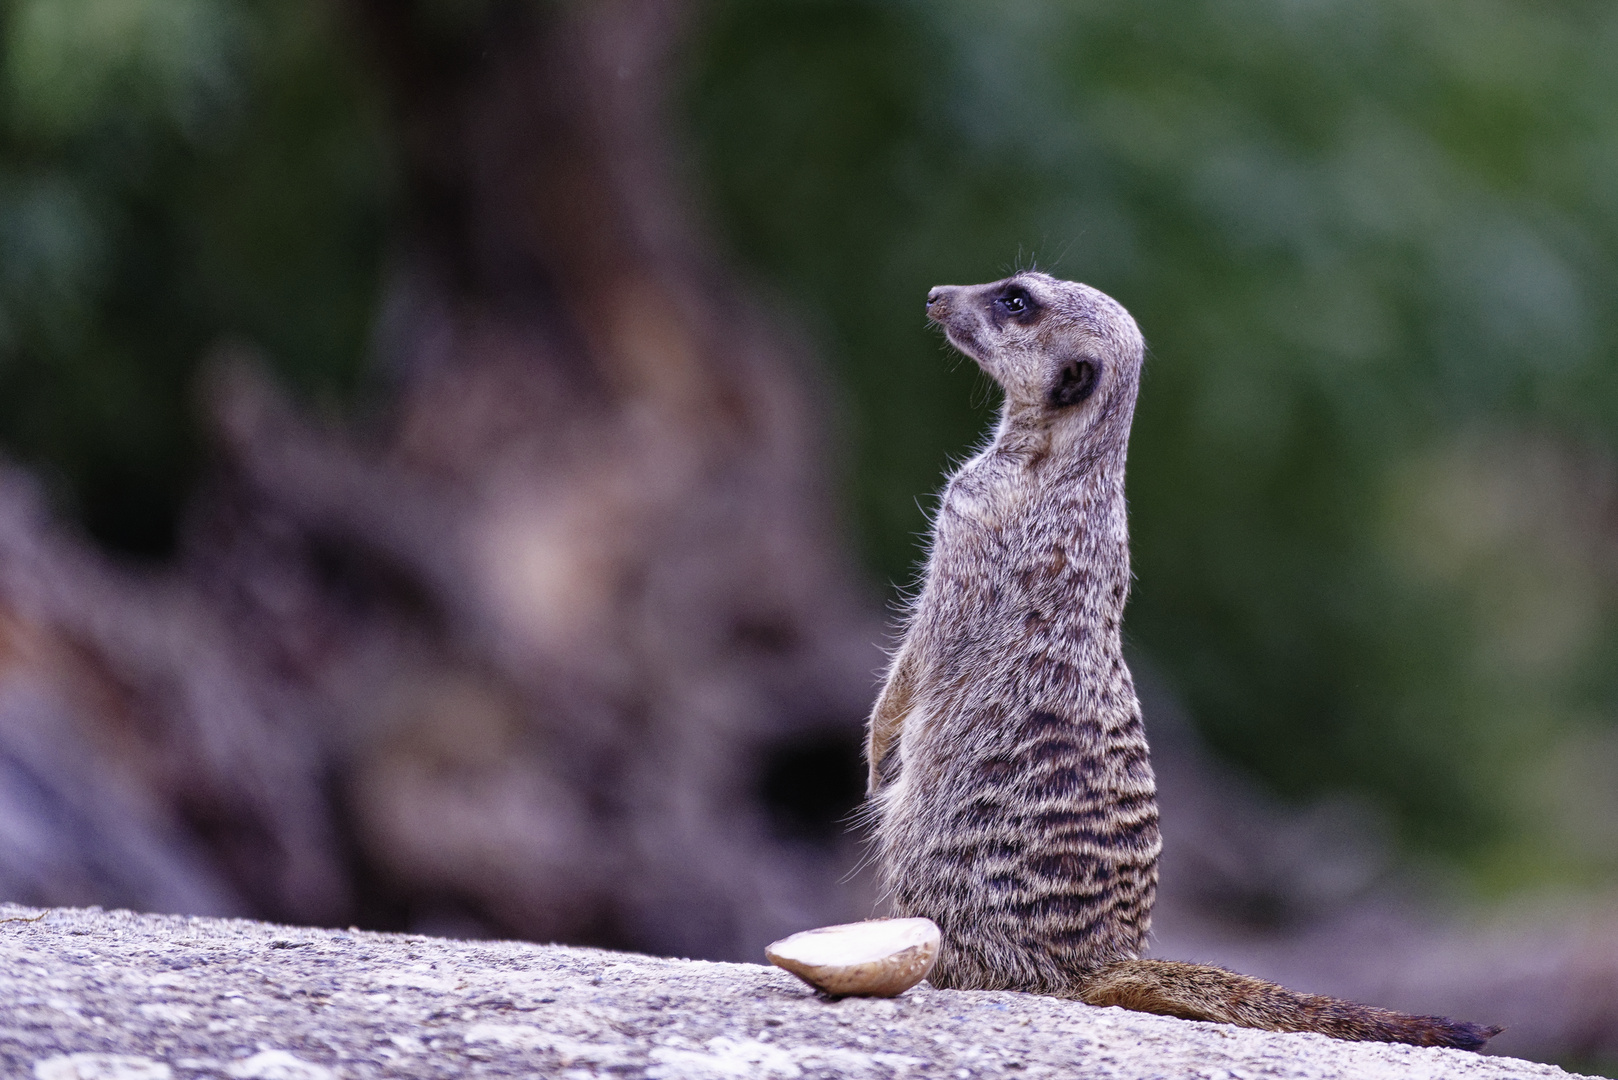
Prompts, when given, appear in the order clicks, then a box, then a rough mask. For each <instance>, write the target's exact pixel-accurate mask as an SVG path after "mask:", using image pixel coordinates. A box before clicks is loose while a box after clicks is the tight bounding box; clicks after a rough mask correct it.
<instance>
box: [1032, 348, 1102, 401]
mask: <svg viewBox="0 0 1618 1080" xmlns="http://www.w3.org/2000/svg"><path fill="white" fill-rule="evenodd" d="M1100 382H1101V361H1099V360H1092V359H1091V358H1090V357H1087V356H1080V357H1074V358H1073V359H1071V360H1064V361H1062V366H1061V367H1059V368H1057V370H1056V381H1055V382H1054V383H1052V384H1051V389H1050V393H1048V394H1046V395H1045V400H1046V401H1047V402H1049V403H1050V405H1051V407H1052V408H1056V409H1060V408H1063V407H1064V406H1067V405H1077V404H1078V403H1079V402H1081V401H1083V400H1084V399H1085V398H1087V397H1089V396H1090V395H1091V394H1093V393H1095V391H1096V386H1097V385H1098V384H1100Z"/></svg>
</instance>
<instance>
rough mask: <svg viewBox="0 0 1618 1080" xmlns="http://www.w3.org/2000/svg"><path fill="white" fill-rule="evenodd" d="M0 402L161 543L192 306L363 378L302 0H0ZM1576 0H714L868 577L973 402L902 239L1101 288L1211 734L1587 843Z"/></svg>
mask: <svg viewBox="0 0 1618 1080" xmlns="http://www.w3.org/2000/svg"><path fill="white" fill-rule="evenodd" d="M0 12H3V19H4V25H3V32H4V38H3V42H4V50H5V51H4V56H3V58H0V63H3V65H4V67H3V72H0V124H3V133H0V155H3V157H0V442H3V445H4V447H5V448H6V450H7V451H8V452H9V453H10V454H12V455H13V456H15V457H17V458H20V459H21V460H23V461H25V462H27V463H28V464H30V465H32V466H34V467H35V468H37V469H40V470H41V471H43V472H44V473H45V474H46V475H47V476H48V477H49V478H50V480H51V483H52V484H53V485H54V488H55V490H56V491H57V493H58V495H59V497H60V499H61V500H62V504H63V505H64V507H66V508H68V509H69V510H71V511H72V512H73V513H76V514H77V515H78V516H79V517H80V518H81V519H82V520H83V521H84V522H85V523H86V524H87V525H88V527H89V528H90V529H91V530H92V531H93V532H94V534H95V535H96V536H98V537H99V538H101V539H102V540H103V541H105V542H106V543H108V544H109V545H112V546H114V547H116V548H118V549H120V550H123V551H126V552H132V553H137V554H142V555H146V556H150V557H162V556H163V555H164V554H165V553H166V551H167V546H168V544H169V543H170V542H171V538H172V526H173V521H174V518H175V515H176V513H177V512H178V510H179V508H180V507H181V505H182V504H183V498H184V494H185V491H186V490H187V484H188V482H189V480H190V478H191V476H192V475H193V474H194V473H195V470H196V469H197V467H198V460H197V453H198V449H197V446H198V436H197V434H196V425H195V424H194V422H193V420H192V416H193V409H192V407H191V405H190V400H191V398H190V395H191V394H192V392H193V389H192V382H193V380H194V373H195V370H196V368H197V365H198V363H199V362H200V361H201V359H202V358H203V357H204V356H205V355H206V353H207V351H208V350H209V349H211V348H214V347H216V346H217V345H218V344H219V343H221V342H228V341H245V342H248V343H251V344H254V345H256V346H258V347H261V348H262V349H264V350H265V351H266V353H267V355H269V356H270V357H271V358H272V359H273V360H274V362H275V363H276V364H277V365H278V366H279V367H280V369H281V370H282V372H283V373H284V375H285V377H286V378H287V379H288V381H289V382H291V383H292V384H293V385H295V386H297V387H299V388H300V389H301V390H302V391H303V392H304V393H305V394H306V395H307V396H309V397H310V398H311V399H313V400H315V401H318V402H326V403H328V405H327V406H326V407H341V406H342V404H343V403H345V402H349V401H351V400H352V398H353V394H354V392H355V391H354V388H355V387H356V386H359V385H360V384H361V383H362V382H363V379H362V373H363V371H364V366H365V355H366V336H367V333H368V330H369V327H370V324H371V320H372V316H373V310H374V306H375V303H376V300H377V294H378V288H379V279H380V275H381V273H382V268H383V265H384V258H385V238H386V235H387V229H388V222H389V220H390V216H391V209H390V208H391V204H392V202H393V199H392V196H391V194H390V192H391V191H392V183H391V181H390V175H389V168H388V145H389V137H388V131H387V128H386V122H385V113H384V112H383V110H382V109H381V108H380V107H379V105H378V100H379V96H380V95H379V93H378V87H376V86H375V85H373V83H372V82H371V81H370V75H369V73H368V70H367V68H366V66H365V65H364V64H363V63H362V62H360V61H359V60H358V53H357V51H356V50H354V49H353V48H352V47H351V46H350V45H349V43H347V42H346V41H345V39H344V38H343V36H342V34H341V32H340V28H339V27H337V26H334V25H333V20H332V19H331V18H330V17H329V12H328V8H327V6H326V5H324V4H318V3H315V2H313V0H290V2H286V3H269V2H256V0H215V2H208V0H4V2H3V3H0ZM1614 55H1618V9H1615V8H1614V7H1613V6H1612V5H1610V4H1605V3H1561V4H1533V5H1530V4H1526V3H1519V4H1511V3H1485V2H1481V0H1465V2H1459V0H1457V2H1437V0H1408V2H1403V3H1394V2H1377V0H1367V2H1363V3H1356V4H1346V3H1335V2H1327V0H1314V2H1298V0H1219V2H1214V0H1207V2H1186V0H1163V2H1160V3H1156V4H1149V5H1144V4H1137V5H1118V4H1103V3H1071V2H1069V3H1063V2H1058V0H1030V2H1018V3H1007V4H994V5H989V4H970V3H921V2H916V3H904V2H898V0H887V2H879V0H868V2H849V3H824V2H813V3H811V2H787V0H736V2H732V3H721V4H717V5H714V6H711V7H709V8H708V9H707V10H706V14H705V15H704V17H703V18H702V19H701V20H699V23H698V26H697V28H696V31H695V33H694V34H693V36H692V38H691V40H690V42H689V61H690V62H689V66H688V71H687V79H686V81H685V83H684V84H683V85H682V87H681V88H680V97H679V111H678V115H679V118H680V121H681V122H682V123H685V124H687V125H688V133H689V142H688V145H689V147H690V148H691V165H692V171H693V173H694V175H696V176H697V177H699V178H700V179H701V182H702V185H703V188H702V194H703V197H704V198H705V200H706V204H707V210H708V211H709V212H710V214H711V215H712V219H713V220H714V221H715V222H716V223H717V224H718V225H719V227H720V229H721V230H722V233H723V237H724V238H725V239H726V241H727V242H728V243H729V244H730V246H731V249H732V251H733V252H734V254H735V256H736V257H737V259H738V260H739V261H740V262H741V264H742V265H743V266H745V267H747V268H748V269H750V270H751V271H752V272H754V273H755V274H756V275H757V278H758V280H759V281H760V282H761V283H762V285H763V287H764V288H765V289H766V290H767V291H768V293H769V294H770V295H773V296H774V297H775V298H776V299H777V302H779V303H780V304H782V305H783V306H785V307H787V308H788V309H789V310H790V311H791V312H792V314H793V315H794V316H795V317H796V318H797V319H798V320H799V321H800V324H801V325H803V326H804V327H806V328H807V330H808V332H809V333H810V334H812V335H813V336H814V337H815V339H816V340H817V343H818V345H819V346H820V349H821V351H822V353H823V355H824V356H825V357H826V358H827V360H828V362H829V363H830V364H831V365H832V368H833V370H834V372H835V374H836V375H837V377H838V387H839V392H840V401H839V404H840V405H841V407H842V417H843V419H842V422H843V425H844V430H845V432H846V434H847V436H848V437H847V439H846V440H845V445H846V446H847V447H848V451H847V454H846V458H845V460H844V461H843V462H842V464H843V466H844V468H845V473H846V477H847V491H848V498H849V507H850V520H851V521H852V523H853V525H854V527H855V529H856V531H857V539H858V542H859V544H860V546H861V548H862V550H863V551H864V553H865V555H866V557H867V562H868V565H869V567H870V568H871V571H872V577H873V580H875V581H877V582H880V583H884V584H887V585H890V586H899V585H902V584H904V583H905V582H907V581H908V580H909V578H910V576H911V575H912V573H913V571H914V564H915V560H916V557H917V552H918V543H917V541H918V535H919V533H920V532H921V531H922V530H923V528H924V525H925V515H924V507H925V506H926V505H927V497H928V494H929V493H930V492H931V491H933V490H934V489H936V487H937V486H938V483H939V480H940V478H941V476H942V474H943V472H944V470H945V469H946V468H947V466H948V463H949V462H950V461H951V460H954V459H957V458H959V457H960V456H962V455H964V454H965V453H967V452H968V451H969V449H970V448H971V446H972V444H973V443H974V441H975V440H976V439H977V438H979V437H980V435H981V432H982V431H983V429H984V428H985V426H986V424H987V422H988V418H989V416H990V414H991V411H992V408H993V395H992V393H991V392H990V388H989V387H988V386H987V385H986V384H985V383H984V381H983V380H982V379H981V377H980V376H978V375H977V374H976V372H975V370H973V369H972V366H971V365H970V364H968V363H965V362H964V361H962V360H960V359H959V358H957V357H953V356H951V355H949V354H948V353H947V352H946V351H945V350H944V349H943V348H942V346H941V343H940V342H939V340H938V339H937V337H936V336H934V335H933V334H931V333H930V332H929V331H928V330H927V328H926V326H925V324H924V321H923V319H922V315H921V299H922V297H923V296H924V295H925V293H926V290H927V288H928V286H930V285H933V284H938V283H942V282H975V281H983V280H988V279H992V278H995V277H999V276H1002V275H1003V274H1005V273H1007V272H1009V271H1010V270H1012V269H1014V268H1016V267H1018V266H1024V265H1029V264H1031V263H1035V262H1037V264H1038V265H1039V266H1041V267H1042V268H1045V269H1049V270H1051V271H1052V272H1054V273H1057V274H1059V275H1062V276H1068V277H1075V278H1079V279H1082V280H1085V281H1088V282H1090V283H1092V284H1094V285H1096V286H1098V287H1100V288H1102V289H1105V290H1106V291H1108V292H1110V293H1112V294H1113V295H1115V296H1117V297H1118V298H1119V299H1120V300H1121V301H1123V303H1124V304H1125V305H1126V306H1128V307H1129V308H1130V309H1131V311H1133V312H1134V314H1135V315H1136V317H1137V319H1138V321H1139V322H1140V324H1141V326H1142V328H1143V329H1144V331H1145V333H1146V336H1147V339H1148V341H1149V343H1150V347H1151V353H1150V357H1149V361H1148V370H1147V375H1146V381H1145V385H1144V388H1143V393H1142V397H1141V406H1140V413H1139V419H1138V423H1137V427H1136V435H1135V441H1134V444H1133V449H1132V461H1131V473H1130V497H1131V504H1132V509H1133V515H1134V517H1133V520H1134V531H1135V550H1136V572H1137V575H1138V579H1139V580H1138V586H1137V589H1136V592H1135V598H1134V601H1133V603H1132V606H1131V608H1130V613H1129V618H1128V630H1129V635H1130V639H1131V644H1132V647H1133V649H1134V650H1135V653H1136V654H1137V656H1138V657H1139V658H1140V659H1141V660H1142V662H1143V665H1144V666H1147V667H1149V668H1150V669H1151V670H1152V671H1153V672H1154V673H1155V677H1157V678H1161V679H1162V680H1164V681H1165V682H1166V683H1167V684H1169V686H1170V687H1171V688H1172V689H1173V690H1174V691H1175V692H1177V693H1178V694H1179V695H1180V696H1181V697H1182V698H1183V700H1184V701H1185V703H1186V704H1187V705H1188V707H1189V709H1190V711H1191V713H1192V715H1193V716H1194V717H1195V719H1196V721H1197V723H1198V724H1199V726H1200V727H1201V728H1202V729H1203V731H1204V732H1205V734H1206V735H1207V736H1208V737H1209V739H1210V740H1211V741H1212V742H1213V744H1214V745H1215V746H1216V747H1217V748H1218V749H1219V750H1220V751H1222V752H1223V753H1224V754H1225V755H1226V756H1227V757H1228V758H1230V759H1231V760H1233V761H1235V762H1237V763H1239V764H1240V765H1241V766H1242V767H1243V768H1245V769H1246V770H1247V771H1248V772H1249V773H1250V774H1252V775H1254V776H1256V777H1259V778H1261V779H1262V780H1263V781H1264V782H1265V783H1266V784H1267V785H1269V786H1270V787H1271V788H1272V789H1274V790H1275V791H1277V792H1279V793H1281V794H1283V795H1284V796H1286V797H1288V798H1293V799H1300V800H1301V799H1306V798H1309V797H1312V796H1315V795H1319V794H1325V793H1339V792H1351V793H1355V794H1356V795H1357V796H1358V797H1362V798H1364V799H1366V800H1367V801H1369V802H1370V803H1372V804H1373V805H1376V806H1379V807H1381V808H1383V809H1384V810H1385V811H1386V813H1387V814H1388V816H1389V819H1390V821H1391V822H1392V823H1393V824H1394V825H1395V827H1396V829H1397V831H1398V833H1399V835H1401V836H1402V837H1403V838H1404V840H1405V841H1406V842H1407V843H1408V845H1409V847H1410V850H1411V851H1413V852H1416V853H1420V854H1421V855H1423V856H1424V857H1426V858H1428V859H1435V860H1441V861H1444V862H1447V863H1449V864H1451V865H1453V866H1454V867H1457V868H1459V869H1462V870H1464V871H1465V872H1466V873H1467V874H1468V875H1469V879H1470V880H1472V881H1473V882H1475V883H1476V884H1477V885H1478V886H1480V887H1483V888H1486V889H1504V888H1509V887H1514V886H1520V885H1527V884H1544V883H1596V882H1610V881H1611V880H1613V879H1614V877H1618V723H1615V718H1618V662H1615V661H1618V467H1615V465H1614V462H1615V461H1618V456H1615V451H1618V356H1615V344H1618V326H1615V319H1618V308H1615V305H1614V296H1615V294H1618V288H1615V287H1618V231H1615V227H1618V183H1615V180H1618V108H1615V105H1618V65H1615V64H1613V63H1612V60H1611V58H1612V57H1613V56H1614Z"/></svg>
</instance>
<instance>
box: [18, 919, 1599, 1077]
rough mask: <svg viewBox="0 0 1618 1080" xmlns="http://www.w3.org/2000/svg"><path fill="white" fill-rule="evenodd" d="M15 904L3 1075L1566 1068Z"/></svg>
mask: <svg viewBox="0 0 1618 1080" xmlns="http://www.w3.org/2000/svg"><path fill="white" fill-rule="evenodd" d="M37 914H39V912H38V911H37V910H34V909H26V908H17V907H10V906H4V905H0V919H9V920H17V921H7V922H0V1075H3V1076H5V1077H8V1078H9V1077H19V1078H27V1077H32V1078H34V1080H190V1078H193V1077H219V1078H221V1080H336V1078H363V1077H446V1078H447V1077H479V1076H490V1077H495V1076H513V1077H515V1076H524V1077H526V1076H565V1077H579V1078H583V1077H590V1076H615V1077H668V1078H693V1080H707V1078H721V1077H723V1078H732V1077H749V1078H751V1077H758V1078H762V1080H797V1078H800V1077H801V1078H810V1077H850V1078H863V1077H912V1076H914V1077H952V1078H954V1077H973V1076H1007V1077H1075V1076H1083V1077H1087V1078H1097V1080H1106V1078H1111V1077H1142V1078H1144V1077H1187V1078H1190V1077H1197V1078H1203V1080H1208V1078H1216V1077H1217V1078H1221V1080H1240V1078H1245V1077H1255V1078H1256V1077H1268V1078H1275V1077H1300V1078H1302V1077H1343V1078H1353V1080H1374V1078H1377V1077H1423V1078H1427V1077H1431V1078H1435V1080H1436V1078H1440V1077H1442V1078H1445V1080H1449V1078H1455V1080H1462V1078H1484V1077H1497V1078H1502V1080H1503V1078H1506V1077H1511V1078H1514V1080H1531V1078H1536V1077H1566V1076H1568V1075H1569V1074H1567V1073H1564V1072H1563V1071H1562V1070H1560V1069H1557V1068H1554V1067H1551V1066H1548V1065H1537V1064H1532V1063H1529V1062H1525V1061H1517V1060H1514V1059H1510V1058H1492V1057H1482V1056H1478V1055H1475V1054H1468V1053H1464V1052H1462V1051H1457V1050H1433V1049H1416V1048H1412V1047H1397V1046H1385V1045H1380V1044H1372V1043H1341V1042H1334V1041H1332V1040H1330V1039H1326V1038H1322V1037H1320V1036H1316V1035H1273V1034H1267V1033H1263V1032H1255V1031H1243V1030H1239V1029H1237V1028H1231V1027H1225V1026H1222V1025H1215V1024H1195V1023H1189V1022H1186V1021H1180V1020H1171V1019H1167V1018H1163V1017H1155V1016H1144V1015H1140V1014H1136V1013H1126V1012H1123V1011H1121V1010H1118V1009H1097V1008H1091V1007H1089V1006H1086V1005H1083V1004H1079V1003H1075V1002H1064V1001H1058V1000H1055V999H1052V998H1041V997H1034V996H1030V995H1026V994H1014V993H984V992H961V991H949V990H933V989H930V988H928V987H927V986H926V985H925V984H924V985H922V986H919V987H916V988H915V989H913V990H910V991H908V992H907V993H905V994H904V995H903V996H902V997H899V998H896V999H892V1000H873V999H865V998H848V999H845V1000H842V1001H837V1002H829V1001H826V1000H824V999H821V998H818V997H816V996H815V995H814V994H813V992H812V991H811V990H810V989H809V988H808V987H806V986H804V985H803V984H802V983H801V982H799V981H798V980H797V979H796V978H795V977H793V976H792V975H790V974H788V973H787V972H785V971H782V970H779V969H777V968H771V967H766V966H763V965H752V964H714V963H703V962H694V961H685V960H664V959H657V958H654V957H647V956H635V955H628V954H619V953H608V952H600V951H596V950H590V949H571V948H560V947H556V946H544V945H528V944H521V943H517V942H463V941H445V940H440V939H436V938H425V937H413V936H405V935H391V934H372V933H361V932H355V931H347V932H345V931H330V930H311V929H303V928H289V927H280V926H271V925H267V924H264V923H255V922H246V921H241V920H221V919H188V918H173V917H162V916H148V915H133V914H130V913H129V912H123V911H116V912H101V911H98V910H93V909H92V910H65V909H56V910H51V911H49V912H48V913H46V915H45V917H44V918H43V919H40V920H39V921H36V922H25V921H20V919H21V918H23V917H28V916H33V915H37Z"/></svg>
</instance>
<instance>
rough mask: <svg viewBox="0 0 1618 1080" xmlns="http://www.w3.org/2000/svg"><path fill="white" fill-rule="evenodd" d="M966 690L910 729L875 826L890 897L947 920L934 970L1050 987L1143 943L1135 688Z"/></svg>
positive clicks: (946, 980)
mask: <svg viewBox="0 0 1618 1080" xmlns="http://www.w3.org/2000/svg"><path fill="white" fill-rule="evenodd" d="M961 704H962V705H963V706H964V707H962V708H960V709H958V710H947V711H945V710H940V714H939V715H935V716H932V717H928V718H927V720H928V721H930V722H927V723H925V725H924V726H925V728H926V729H927V730H926V734H925V735H922V732H920V731H918V732H917V734H918V735H921V736H922V737H920V738H918V739H917V740H916V744H915V745H914V746H913V747H912V748H911V749H912V753H910V754H907V760H906V762H905V767H904V774H908V775H904V774H902V775H901V777H900V782H899V785H898V788H899V790H897V791H895V792H894V793H893V795H892V797H891V800H890V801H889V803H888V806H889V820H888V823H887V824H888V826H889V828H887V829H885V830H884V832H886V833H887V840H888V842H887V843H885V844H883V846H884V847H885V848H886V849H887V851H886V859H887V863H888V866H889V868H890V874H889V884H890V886H891V888H892V890H893V899H894V904H895V907H896V909H897V910H898V911H899V912H900V913H901V914H904V915H925V916H927V917H929V918H931V919H933V920H934V921H935V922H937V923H938V924H939V926H940V927H941V928H942V929H943V930H944V934H945V939H946V949H945V952H944V954H943V955H942V956H941V957H940V962H939V967H938V969H937V971H936V972H935V974H934V976H933V981H934V983H935V984H937V985H941V986H956V987H963V988H965V987H984V988H989V987H1008V988H1017V989H1030V990H1044V991H1047V992H1060V990H1061V989H1062V988H1063V986H1064V985H1067V984H1068V983H1070V982H1071V980H1072V979H1073V978H1074V977H1075V976H1078V975H1081V974H1083V973H1084V972H1086V971H1090V970H1094V969H1095V968H1097V967H1100V966H1101V965H1103V964H1106V963H1109V962H1111V961H1113V960H1118V959H1122V958H1124V957H1130V956H1135V955H1137V954H1138V952H1139V950H1140V947H1141V944H1142V942H1143V940H1144V938H1145V934H1146V931H1147V929H1148V928H1149V925H1150V911H1151V904H1152V900H1153V895H1154V892H1155V884H1156V859H1157V855H1158V850H1159V847H1160V844H1159V840H1158V830H1157V805H1156V798H1155V790H1154V785H1153V780H1152V773H1151V768H1150V765H1149V764H1148V762H1147V757H1146V743H1145V738H1144V734H1143V733H1142V731H1141V728H1140V722H1139V717H1138V712H1136V711H1134V709H1133V708H1132V706H1133V700H1132V695H1131V700H1130V702H1129V703H1128V706H1126V707H1125V708H1123V709H1121V710H1118V711H1115V712H1111V713H1110V714H1103V715H1099V716H1098V715H1094V714H1091V715H1087V716H1083V717H1079V716H1073V715H1064V712H1067V713H1071V712H1073V711H1076V710H1061V709H1057V708H1037V707H1025V708H1020V709H1019V708H1017V707H1016V706H1014V705H1011V704H1009V703H1005V702H993V703H989V704H983V705H977V706H975V707H974V705H972V704H968V703H964V702H963V703H961ZM974 744H975V745H974ZM964 746H973V752H971V753H962V752H961V751H962V748H963V747H964Z"/></svg>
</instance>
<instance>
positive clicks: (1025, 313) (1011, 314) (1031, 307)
mask: <svg viewBox="0 0 1618 1080" xmlns="http://www.w3.org/2000/svg"><path fill="white" fill-rule="evenodd" d="M1043 310H1044V308H1043V307H1041V305H1040V303H1039V301H1038V300H1035V299H1034V297H1033V295H1032V294H1030V293H1029V291H1028V290H1027V289H1025V288H1023V287H1022V286H1021V285H1009V286H1007V287H1006V288H1005V289H1004V290H1002V291H1001V292H1000V293H999V294H998V295H996V296H995V297H994V299H992V300H990V301H989V312H990V314H991V315H992V317H993V318H994V321H995V322H996V323H1002V322H1005V321H1006V320H1007V319H1013V320H1015V321H1017V322H1020V323H1030V322H1033V321H1034V320H1035V319H1036V318H1038V317H1039V313H1040V312H1041V311H1043Z"/></svg>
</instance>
